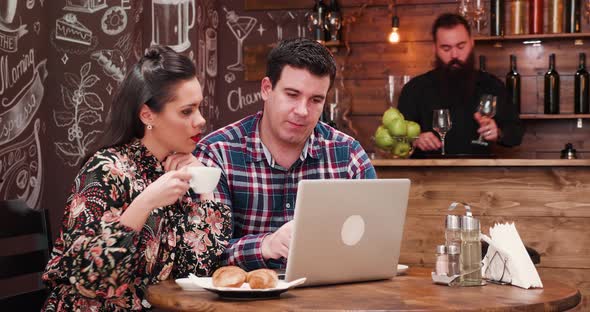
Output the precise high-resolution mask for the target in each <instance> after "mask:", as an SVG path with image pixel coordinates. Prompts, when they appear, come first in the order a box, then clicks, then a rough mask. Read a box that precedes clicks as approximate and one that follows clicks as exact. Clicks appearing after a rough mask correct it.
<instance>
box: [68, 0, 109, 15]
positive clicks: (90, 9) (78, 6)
mask: <svg viewBox="0 0 590 312" xmlns="http://www.w3.org/2000/svg"><path fill="white" fill-rule="evenodd" d="M106 7H107V1H106V0H90V1H80V0H66V6H65V7H64V8H63V9H64V10H66V11H75V12H84V13H94V12H96V11H100V10H102V9H104V8H106Z"/></svg>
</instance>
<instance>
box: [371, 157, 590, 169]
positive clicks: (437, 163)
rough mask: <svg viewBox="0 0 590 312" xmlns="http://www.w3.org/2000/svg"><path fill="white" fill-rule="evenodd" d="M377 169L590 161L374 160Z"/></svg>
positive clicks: (570, 164)
mask: <svg viewBox="0 0 590 312" xmlns="http://www.w3.org/2000/svg"><path fill="white" fill-rule="evenodd" d="M371 163H372V164H373V166H375V167H588V166H590V160H589V159H492V158H490V159H379V158H377V159H372V160H371Z"/></svg>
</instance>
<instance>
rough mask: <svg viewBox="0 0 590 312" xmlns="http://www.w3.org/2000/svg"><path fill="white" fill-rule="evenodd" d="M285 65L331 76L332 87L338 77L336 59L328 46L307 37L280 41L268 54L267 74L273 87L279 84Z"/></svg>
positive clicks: (317, 74)
mask: <svg viewBox="0 0 590 312" xmlns="http://www.w3.org/2000/svg"><path fill="white" fill-rule="evenodd" d="M285 65H289V66H292V67H295V68H299V69H306V70H308V71H309V72H311V73H312V74H314V75H316V76H318V77H324V76H330V88H332V85H333V84H334V78H335V77H336V61H335V60H334V56H333V55H332V53H330V51H329V50H328V49H326V47H324V46H323V45H321V44H320V43H318V42H316V41H313V40H310V39H306V38H297V39H287V40H283V41H281V42H280V43H279V45H278V46H277V47H275V48H274V49H272V51H270V53H269V55H268V60H267V63H266V76H267V77H268V78H269V79H270V82H271V83H272V87H273V89H274V87H275V86H276V85H277V82H278V81H279V79H280V78H281V73H282V72H283V68H284V67H285Z"/></svg>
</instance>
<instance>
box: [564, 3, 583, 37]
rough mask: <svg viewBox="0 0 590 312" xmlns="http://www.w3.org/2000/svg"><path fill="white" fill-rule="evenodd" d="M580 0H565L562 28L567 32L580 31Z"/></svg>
mask: <svg viewBox="0 0 590 312" xmlns="http://www.w3.org/2000/svg"><path fill="white" fill-rule="evenodd" d="M580 6H581V3H580V0H565V25H564V30H563V31H565V32H568V33H574V32H580V31H581V23H582V15H581V14H580V12H581V11H580Z"/></svg>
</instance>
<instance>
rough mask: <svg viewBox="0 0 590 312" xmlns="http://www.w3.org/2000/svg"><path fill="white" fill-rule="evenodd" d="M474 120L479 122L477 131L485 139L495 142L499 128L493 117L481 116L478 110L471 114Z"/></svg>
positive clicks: (498, 134)
mask: <svg viewBox="0 0 590 312" xmlns="http://www.w3.org/2000/svg"><path fill="white" fill-rule="evenodd" d="M473 118H475V121H477V123H479V129H477V133H479V134H480V135H481V136H482V137H483V138H484V139H485V140H486V141H490V142H496V141H498V138H499V137H500V129H499V128H498V125H497V124H496V121H495V120H494V119H493V118H490V117H487V116H482V115H481V114H480V113H479V112H477V113H475V114H473Z"/></svg>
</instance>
